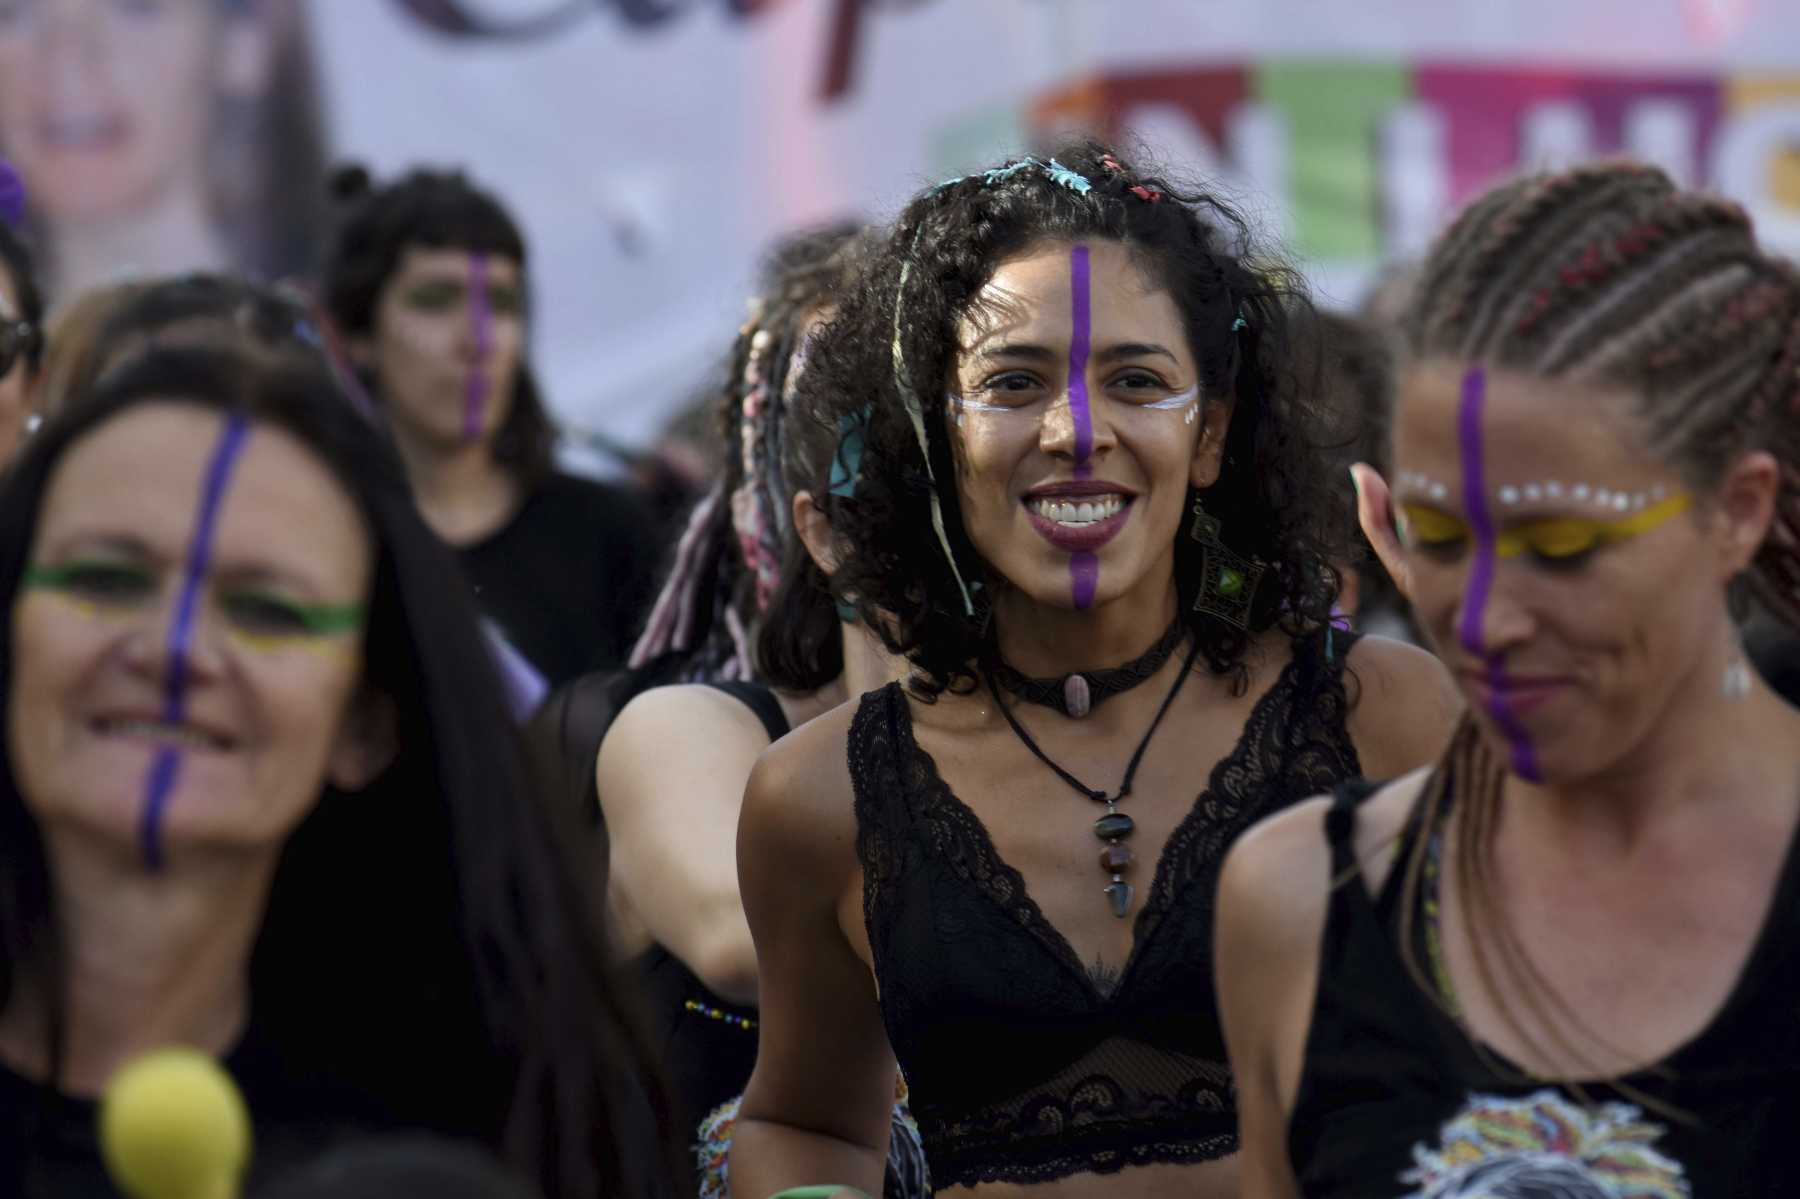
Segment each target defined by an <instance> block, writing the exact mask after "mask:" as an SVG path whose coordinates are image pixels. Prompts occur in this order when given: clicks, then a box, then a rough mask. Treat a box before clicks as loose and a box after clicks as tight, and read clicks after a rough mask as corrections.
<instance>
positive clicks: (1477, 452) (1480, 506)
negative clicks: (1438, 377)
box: [1456, 366, 1495, 657]
mask: <svg viewBox="0 0 1800 1199" xmlns="http://www.w3.org/2000/svg"><path fill="white" fill-rule="evenodd" d="M1486 399H1487V372H1485V371H1483V370H1482V369H1481V368H1480V367H1479V366H1476V367H1471V368H1469V372H1468V374H1466V375H1464V376H1463V382H1462V404H1461V406H1460V407H1459V408H1458V409H1457V418H1456V434H1457V444H1458V445H1459V446H1460V447H1461V449H1462V485H1463V511H1464V512H1465V513H1467V514H1468V518H1469V531H1470V532H1471V533H1472V534H1474V537H1475V565H1474V566H1473V567H1472V568H1471V569H1470V571H1469V592H1468V594H1467V595H1466V596H1464V597H1463V609H1462V621H1461V623H1460V624H1459V625H1458V627H1457V630H1456V638H1457V640H1458V641H1460V642H1461V643H1462V647H1463V648H1464V649H1466V650H1468V651H1469V652H1470V653H1471V654H1476V655H1479V656H1484V657H1485V656H1486V654H1487V649H1486V646H1485V645H1484V643H1483V641H1482V637H1481V627H1482V621H1483V618H1484V617H1485V616H1486V615H1487V600H1488V593H1489V592H1490V591H1492V590H1493V587H1494V558H1495V553H1494V550H1495V546H1494V521H1493V517H1492V516H1491V514H1490V513H1489V512H1488V507H1487V476H1486V472H1485V471H1484V470H1483V469H1482V461H1481V413H1482V408H1483V407H1484V405H1485V403H1486Z"/></svg>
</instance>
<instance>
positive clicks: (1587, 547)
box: [1400, 491, 1694, 561]
mask: <svg viewBox="0 0 1800 1199" xmlns="http://www.w3.org/2000/svg"><path fill="white" fill-rule="evenodd" d="M1693 502H1694V499H1693V496H1692V495H1690V494H1688V493H1687V492H1685V491H1683V492H1677V493H1676V494H1674V495H1672V496H1670V497H1669V498H1668V499H1666V500H1663V501H1662V502H1661V503H1659V504H1654V505H1652V506H1650V507H1648V508H1645V509H1644V510H1643V511H1642V512H1637V513H1634V514H1632V515H1630V516H1626V517H1621V518H1619V519H1617V520H1594V519H1588V518H1583V517H1562V516H1558V517H1549V518H1546V519H1544V520H1533V521H1526V522H1525V523H1523V524H1519V525H1515V526H1513V527H1512V528H1510V529H1508V530H1506V531H1505V532H1503V533H1499V534H1497V535H1496V536H1495V538H1494V552H1495V554H1496V555H1497V556H1498V557H1501V558H1516V557H1518V556H1520V555H1521V554H1525V553H1530V554H1532V555H1534V556H1536V557H1538V558H1543V559H1546V560H1549V561H1558V560H1562V559H1572V558H1578V557H1580V556H1581V555H1583V554H1586V553H1589V552H1591V551H1593V550H1596V549H1599V548H1600V547H1602V546H1606V545H1616V544H1617V543H1619V542H1621V541H1629V540H1630V539H1631V538H1633V537H1638V536H1641V535H1642V534H1644V533H1648V532H1650V531H1651V530H1652V529H1655V528H1657V527H1658V526H1660V525H1663V524H1666V523H1667V522H1668V521H1670V520H1673V519H1674V518H1675V517H1677V516H1679V515H1681V514H1682V513H1683V512H1686V511H1687V510H1688V509H1689V508H1690V507H1692V506H1693ZM1400 513H1401V516H1402V517H1403V519H1402V520H1401V521H1400V535H1401V537H1402V539H1403V540H1404V541H1405V542H1406V546H1407V548H1408V549H1421V550H1427V551H1430V550H1438V551H1440V552H1446V551H1449V550H1451V549H1453V548H1455V547H1456V546H1458V545H1462V544H1467V543H1469V542H1470V541H1471V540H1472V538H1473V532H1472V531H1471V530H1470V528H1469V524H1468V522H1467V521H1465V520H1463V519H1462V518H1461V517H1460V516H1452V515H1451V514H1450V513H1448V512H1445V511H1443V510H1442V509H1440V508H1433V507H1431V506H1429V505H1426V504H1402V505H1400Z"/></svg>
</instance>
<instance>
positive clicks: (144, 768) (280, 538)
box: [0, 341, 668, 1199]
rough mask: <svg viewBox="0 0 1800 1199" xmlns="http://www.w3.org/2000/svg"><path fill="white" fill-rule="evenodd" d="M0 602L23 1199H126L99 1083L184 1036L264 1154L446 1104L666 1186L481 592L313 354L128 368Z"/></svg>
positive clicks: (21, 546)
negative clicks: (100, 1135) (244, 1108)
mask: <svg viewBox="0 0 1800 1199" xmlns="http://www.w3.org/2000/svg"><path fill="white" fill-rule="evenodd" d="M0 597H3V598H0V626H3V628H0V680H3V681H4V686H5V690H4V694H3V695H0V705H3V708H0V717H3V719H4V728H5V742H4V753H3V754H0V1107H4V1108H5V1110H7V1111H9V1112H12V1113H16V1114H17V1118H16V1119H10V1120H7V1121H5V1122H4V1127H0V1191H4V1192H5V1193H6V1194H8V1195H13V1194H18V1195H23V1196H33V1197H35V1196H39V1195H56V1196H66V1195H79V1196H85V1195H101V1194H107V1195H110V1194H111V1193H112V1192H111V1190H110V1188H109V1187H108V1186H107V1184H106V1183H105V1181H104V1178H103V1176H102V1174H101V1168H100V1162H99V1158H98V1154H97V1150H96V1148H95V1147H94V1145H93V1122H94V1105H93V1099H94V1097H95V1096H96V1095H98V1093H99V1092H100V1091H101V1089H102V1088H103V1086H104V1085H105V1083H106V1081H107V1079H108V1078H109V1076H110V1075H111V1074H112V1073H113V1072H114V1070H115V1069H116V1068H117V1067H118V1066H119V1065H120V1064H121V1063H122V1062H124V1061H126V1060H127V1059H129V1058H131V1057H133V1056H135V1055H136V1054H138V1053H140V1052H143V1051H144V1050H147V1049H151V1048H155V1047H158V1046H160V1045H163V1044H167V1043H182V1044H189V1045H194V1046H197V1047H200V1048H202V1049H204V1050H207V1051H209V1052H212V1053H215V1054H218V1055H220V1056H222V1057H224V1059H225V1061H226V1065H227V1066H228V1067H229V1068H230V1069H231V1070H232V1072H233V1073H234V1074H235V1075H236V1076H237V1079H238V1081H239V1083H240V1085H241V1087H242V1088H243V1090H244V1091H245V1093H246V1094H247V1096H248V1098H249V1102H250V1106H251V1110H252V1112H253V1114H254V1115H255V1117H256V1119H257V1124H258V1127H257V1134H256V1140H257V1144H258V1168H259V1171H260V1172H261V1174H262V1175H264V1176H266V1175H268V1174H270V1173H274V1172H279V1171H280V1170H281V1169H282V1168H283V1167H284V1166H287V1165H290V1164H292V1163H294V1162H295V1161H297V1160H299V1159H301V1158H304V1157H306V1156H308V1155H310V1154H311V1153H313V1152H315V1151H317V1150H320V1149H322V1148H325V1147H327V1146H328V1145H330V1144H331V1143H332V1142H333V1141H335V1140H337V1139H338V1138H340V1137H344V1136H348V1135H358V1134H362V1133H367V1132H372V1131H383V1130H388V1129H395V1128H427V1129H432V1130H435V1131H438V1132H442V1133H446V1134H449V1135H452V1136H457V1137H467V1138H473V1139H476V1140H479V1141H482V1142H485V1143H486V1144H488V1145H489V1146H490V1147H491V1148H493V1149H495V1150H497V1151H502V1152H505V1153H506V1154H507V1155H508V1156H509V1157H510V1158H511V1159H512V1160H513V1162H514V1163H515V1164H516V1165H517V1166H519V1167H520V1168H522V1169H525V1170H528V1171H529V1172H531V1173H532V1174H533V1175H535V1176H536V1177H537V1178H538V1179H539V1180H540V1181H541V1182H542V1184H543V1185H544V1188H545V1190H546V1192H547V1193H551V1194H557V1195H575V1196H583V1197H586V1199H597V1197H598V1196H600V1195H603V1194H608V1195H610V1194H620V1193H631V1194H639V1193H644V1194H652V1195H658V1194H662V1193H663V1190H662V1188H663V1187H664V1186H665V1185H667V1182H668V1175H667V1173H666V1170H665V1166H666V1163H667V1161H668V1159H667V1158H666V1157H664V1156H662V1155H660V1152H659V1148H658V1147H659V1146H661V1145H663V1144H664V1143H665V1141H664V1133H665V1131H666V1126H664V1125H663V1124H662V1123H661V1119H662V1116H661V1113H662V1110H663V1109H662V1105H661V1103H660V1100H659V1097H658V1095H657V1093H656V1088H655V1087H654V1086H653V1085H652V1084H651V1083H649V1082H648V1081H647V1079H648V1078H649V1076H650V1073H651V1069H652V1068H651V1066H650V1063H649V1062H648V1061H647V1054H646V1053H645V1051H644V1050H642V1049H641V1048H640V1047H639V1045H638V1043H637V1042H636V1041H635V1040H634V1039H633V1037H632V1036H631V1035H630V1034H629V1032H628V1031H627V1027H626V1023H625V1021H624V1019H623V1017H622V1015H621V1013H620V1010H619V1008H618V1005H617V1003H616V1001H615V998H614V994H613V991H612V989H611V987H610V985H609V983H608V982H607V979H606V974H605V967H604V956H603V949H602V946H601V945H599V944H598V943H597V933H596V931H595V929H594V928H593V926H592V924H591V923H590V916H591V912H592V909H591V908H590V907H589V906H588V905H587V904H586V903H584V901H583V898H582V893H581V891H580V889H579V887H578V886H577V884H576V882H575V876H574V875H573V874H572V872H571V871H570V870H569V869H568V867H567V865H566V864H565V862H564V860H563V859H562V857H561V856H560V850H559V848H558V846H559V844H560V843H561V838H560V836H559V835H558V834H557V833H556V832H555V831H554V830H553V829H552V827H551V824H550V819H551V818H550V815H549V813H548V811H547V810H546V809H545V808H544V807H543V806H542V805H540V804H539V803H538V801H537V797H536V796H535V794H534V793H533V790H532V787H531V786H530V783H529V781H528V776H527V772H526V768H525V764H524V762H523V760H522V754H521V752H520V749H519V746H518V744H517V742H516V741H515V739H514V737H513V734H512V730H511V722H510V720H509V717H508V714H507V712H506V710H505V708H504V707H503V705H502V699H501V693H500V687H499V682H498V680H497V679H496V677H495V675H494V671H493V668H492V665H491V662H490V659H489V657H488V654H487V647H486V645H485V643H484V642H483V640H482V637H481V634H480V632H479V631H478V626H477V623H476V618H475V615H474V612H473V611H472V608H471V605H470V604H469V601H468V599H467V592H466V590H465V589H464V588H463V587H462V586H461V585H460V583H459V581H458V579H457V578H456V568H455V564H454V562H453V561H452V560H451V559H450V557H449V555H448V554H447V553H446V552H445V551H444V549H443V548H442V547H441V546H440V545H438V544H437V543H436V541H435V540H434V539H433V538H431V536H430V535H429V534H428V533H427V532H426V531H425V529H424V528H423V526H422V524H421V523H420V522H419V519H418V516H417V514H416V512H415V510H414V509H413V507H412V505H411V501H410V498H409V495H408V492H407V489H406V485H405V480H404V476H403V474H402V473H401V470H400V467H399V464H398V463H397V462H396V461H395V460H394V458H393V455H392V452H391V451H390V450H388V449H387V448H386V447H385V443H383V442H382V441H381V440H380V439H379V438H375V437H371V436H370V435H369V431H368V428H367V425H366V422H365V421H364V419H363V418H362V417H361V416H360V415H359V414H358V413H356V412H355V411H354V409H352V408H351V407H350V405H349V404H348V403H347V402H346V401H345V399H344V397H343V396H342V395H341V394H339V392H338V391H337V389H336V387H335V384H334V382H333V380H332V377H331V375H330V374H329V373H328V372H327V371H326V369H325V367H324V366H323V364H322V363H320V362H318V361H316V360H315V359H312V358H305V357H301V356H298V355H295V354H291V353H286V354H284V353H278V352H273V351H270V350H269V349H268V348H267V347H252V346H250V345H249V344H248V342H247V341H246V342H245V343H244V344H239V345H236V346H230V347H214V348H174V347H157V346H154V345H152V346H150V347H148V348H146V349H144V350H142V351H141V352H140V353H139V354H137V355H136V356H134V357H131V358H130V359H128V360H127V361H125V362H123V363H121V364H120V365H118V366H117V367H116V368H115V369H114V370H113V371H112V372H110V373H108V374H107V375H106V377H105V378H104V380H103V381H102V382H101V383H100V384H99V385H98V387H97V388H96V390H95V391H94V392H93V394H91V395H86V396H82V397H79V398H78V399H77V400H76V401H75V402H73V403H71V404H70V405H69V407H68V408H67V409H66V410H65V411H64V412H63V413H61V414H60V415H59V416H57V417H55V418H53V419H52V420H51V421H50V422H48V423H47V424H46V425H45V427H44V429H43V431H42V433H41V434H40V435H39V436H38V437H37V438H35V439H34V440H33V441H32V443H31V444H30V446H29V447H28V449H27V451H26V452H25V454H24V456H23V457H22V458H21V460H20V462H19V464H18V465H17V466H16V467H15V469H14V471H13V472H12V473H11V474H10V475H9V477H8V479H7V484H6V487H5V490H4V493H3V496H0ZM478 947H479V948H478Z"/></svg>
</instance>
